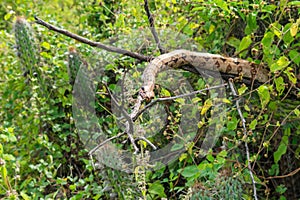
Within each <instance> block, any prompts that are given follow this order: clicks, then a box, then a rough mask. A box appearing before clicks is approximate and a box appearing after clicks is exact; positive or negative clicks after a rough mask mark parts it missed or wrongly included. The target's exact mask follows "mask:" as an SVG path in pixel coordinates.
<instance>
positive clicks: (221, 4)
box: [214, 0, 230, 12]
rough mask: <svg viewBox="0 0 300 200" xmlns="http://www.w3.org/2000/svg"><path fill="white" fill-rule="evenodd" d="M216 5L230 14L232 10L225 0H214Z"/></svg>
mask: <svg viewBox="0 0 300 200" xmlns="http://www.w3.org/2000/svg"><path fill="white" fill-rule="evenodd" d="M214 3H215V4H216V5H217V6H219V7H220V8H221V9H222V10H225V11H227V12H230V10H229V9H228V7H227V3H226V2H225V1H223V0H214Z"/></svg>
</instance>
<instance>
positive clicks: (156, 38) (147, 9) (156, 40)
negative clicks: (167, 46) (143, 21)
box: [144, 0, 166, 54]
mask: <svg viewBox="0 0 300 200" xmlns="http://www.w3.org/2000/svg"><path fill="white" fill-rule="evenodd" d="M144 9H145V11H146V13H147V17H148V20H149V23H150V30H151V33H152V35H153V37H154V39H155V42H156V44H157V47H158V49H159V52H160V53H161V54H164V53H166V51H165V50H164V48H163V47H162V46H161V43H160V41H159V38H158V35H157V32H156V30H155V26H154V19H153V16H152V15H151V13H150V10H149V5H148V1H147V0H144Z"/></svg>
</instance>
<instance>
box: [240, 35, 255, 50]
mask: <svg viewBox="0 0 300 200" xmlns="http://www.w3.org/2000/svg"><path fill="white" fill-rule="evenodd" d="M251 43H252V40H251V36H250V35H247V36H246V37H244V38H243V39H242V41H241V43H240V46H239V49H238V51H239V52H240V51H243V50H245V49H247V48H248V47H249V46H250V44H251Z"/></svg>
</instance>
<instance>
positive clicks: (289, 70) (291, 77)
mask: <svg viewBox="0 0 300 200" xmlns="http://www.w3.org/2000/svg"><path fill="white" fill-rule="evenodd" d="M284 73H285V74H286V75H287V76H288V78H289V80H290V81H291V82H292V83H293V84H296V83H297V78H296V75H295V73H294V72H293V69H292V68H291V67H288V68H287V69H286V70H284Z"/></svg>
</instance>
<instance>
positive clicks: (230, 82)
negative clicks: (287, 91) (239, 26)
mask: <svg viewBox="0 0 300 200" xmlns="http://www.w3.org/2000/svg"><path fill="white" fill-rule="evenodd" d="M228 82H229V86H230V89H231V91H232V94H233V95H234V96H235V97H238V96H239V95H238V94H237V92H236V90H235V88H234V85H233V80H232V79H230V80H229V81H228ZM240 100H241V99H240V98H238V99H237V100H236V109H237V111H238V113H239V115H240V118H241V120H242V124H243V129H244V131H243V132H244V136H245V137H246V136H247V128H246V120H245V118H244V116H243V113H242V111H241V108H240ZM245 148H246V156H247V163H248V166H247V167H248V170H249V173H250V177H251V180H252V185H253V196H254V199H255V200H257V194H256V186H255V184H256V183H255V180H254V176H253V173H252V169H251V164H250V153H249V147H248V143H247V138H246V139H245Z"/></svg>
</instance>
